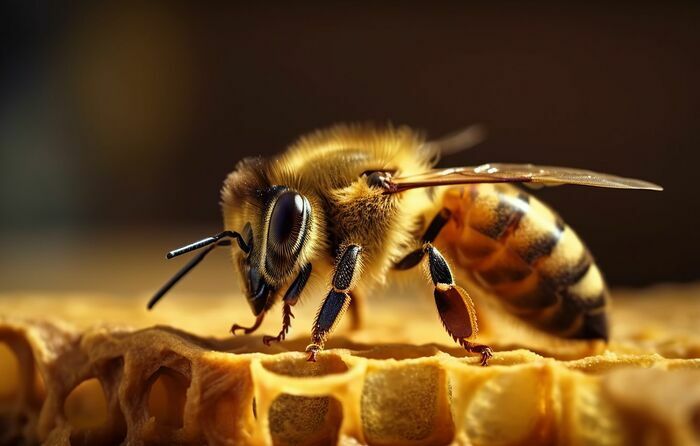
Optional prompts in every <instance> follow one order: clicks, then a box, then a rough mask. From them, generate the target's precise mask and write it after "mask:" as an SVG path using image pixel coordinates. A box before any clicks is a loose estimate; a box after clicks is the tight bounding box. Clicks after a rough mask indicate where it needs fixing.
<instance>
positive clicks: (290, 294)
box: [263, 263, 311, 347]
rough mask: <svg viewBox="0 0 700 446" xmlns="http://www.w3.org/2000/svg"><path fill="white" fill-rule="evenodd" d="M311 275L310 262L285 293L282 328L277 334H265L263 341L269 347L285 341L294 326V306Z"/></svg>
mask: <svg viewBox="0 0 700 446" xmlns="http://www.w3.org/2000/svg"><path fill="white" fill-rule="evenodd" d="M310 276H311V264H310V263H309V264H307V265H305V266H304V267H303V268H301V271H299V274H298V275H297V277H296V279H294V282H292V284H291V285H290V286H289V288H288V289H287V292H286V293H284V298H282V304H283V307H282V329H281V330H280V332H279V334H278V335H277V336H269V335H265V336H263V343H264V344H265V345H267V346H268V347H269V346H270V344H271V343H273V342H281V341H284V338H285V337H286V336H287V332H288V331H289V327H291V326H292V318H293V317H294V314H293V313H292V307H293V306H294V305H295V304H296V303H297V302H298V301H299V296H300V295H301V292H302V291H304V287H305V286H306V282H308V281H309V277H310Z"/></svg>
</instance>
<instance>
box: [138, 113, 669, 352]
mask: <svg viewBox="0 0 700 446" xmlns="http://www.w3.org/2000/svg"><path fill="white" fill-rule="evenodd" d="M480 138H481V130H480V129H479V128H478V127H470V128H468V129H466V130H465V131H463V132H461V133H458V134H456V135H454V136H452V137H448V138H445V139H443V140H440V141H426V140H425V139H424V138H423V137H422V135H421V134H420V133H419V132H416V131H414V130H412V129H410V128H407V127H391V126H387V127H379V126H372V125H337V126H334V127H330V128H328V129H325V130H319V131H316V132H313V133H311V134H309V135H306V136H303V137H301V138H300V139H299V140H297V141H296V142H295V143H294V144H292V145H291V147H289V148H288V150H287V151H286V152H284V153H282V154H281V155H279V156H277V157H275V158H272V159H264V158H260V157H256V158H248V159H244V160H242V161H240V162H239V163H238V165H237V166H236V167H235V169H234V171H233V172H232V173H231V174H230V175H228V177H227V178H226V180H225V181H224V185H223V188H222V190H221V205H222V209H223V217H224V229H225V230H224V231H223V232H221V233H219V234H217V235H214V236H212V237H208V238H205V239H203V240H200V241H198V242H195V243H192V244H190V245H187V246H184V247H182V248H179V249H176V250H174V251H171V252H170V253H168V255H167V258H173V257H175V256H179V255H181V254H184V253H187V252H190V251H193V250H199V249H202V250H201V251H200V252H199V254H198V255H196V256H195V257H194V258H192V260H191V261H190V262H189V263H188V264H187V265H186V266H185V267H184V268H182V269H181V270H180V271H179V272H178V273H177V274H176V275H175V276H174V277H173V278H172V279H171V280H170V281H169V282H168V283H166V284H165V285H164V286H163V287H162V288H161V289H160V290H159V291H158V292H157V293H156V294H155V296H154V297H153V298H152V299H151V301H150V302H149V308H151V307H152V306H153V305H154V304H155V303H156V302H157V301H158V300H159V299H160V298H161V297H162V296H163V295H164V294H165V293H166V292H167V291H168V290H169V289H170V288H171V287H172V286H173V285H175V283H177V282H178V281H179V280H180V279H181V278H182V277H183V276H184V275H185V274H186V273H187V272H188V271H190V270H191V269H192V268H193V267H194V266H196V265H197V264H198V263H199V262H200V261H201V260H202V259H203V258H204V257H205V256H206V255H207V254H208V253H209V252H211V251H212V250H213V249H214V248H216V247H217V246H231V250H232V255H233V261H234V265H235V268H236V269H237V271H238V274H240V277H241V279H242V280H241V281H242V283H243V284H244V288H245V294H246V296H247V300H248V303H249V304H250V307H251V309H252V311H253V314H254V315H255V317H256V319H255V322H254V323H253V324H252V325H251V326H250V327H243V326H240V325H237V324H234V325H233V326H232V327H231V332H233V333H234V334H235V333H236V332H237V331H238V330H243V331H244V332H245V333H246V334H248V333H252V332H253V331H255V330H256V329H257V328H258V327H259V326H260V324H261V322H262V321H263V318H264V317H265V315H266V314H267V313H268V312H269V311H270V309H271V308H272V307H273V305H274V304H275V303H276V302H277V301H279V300H280V299H281V301H282V328H281V330H280V332H279V334H278V335H277V336H274V337H273V336H265V337H264V338H263V341H264V342H265V344H267V345H269V344H270V343H271V342H279V341H282V340H283V339H284V338H285V336H286V334H287V333H288V330H289V328H290V325H291V319H292V317H293V313H292V307H294V305H295V304H296V303H297V302H298V301H299V300H300V297H302V296H303V295H304V290H305V287H306V285H307V282H308V281H309V278H310V277H311V273H312V271H314V277H316V278H317V280H323V281H325V285H326V289H327V290H328V291H327V295H326V297H325V299H324V300H323V303H322V304H321V306H320V308H319V310H318V313H317V315H316V318H315V321H314V324H313V328H312V332H311V343H310V345H309V346H308V347H307V348H306V352H307V355H308V360H309V361H315V360H316V357H317V354H318V352H319V351H321V350H322V349H323V348H324V344H325V342H326V340H327V339H328V336H329V335H330V333H331V332H332V331H333V328H334V327H335V326H336V325H337V324H338V322H339V320H340V319H341V317H342V316H343V314H344V313H345V312H346V311H347V310H348V308H350V310H351V311H350V312H351V313H352V316H353V322H354V326H358V325H359V324H360V322H361V314H362V312H361V311H360V310H361V308H362V307H363V299H364V297H363V296H366V295H367V293H368V291H369V290H371V289H372V288H373V287H374V286H375V285H382V284H385V283H386V282H387V280H386V279H387V276H389V273H390V272H391V271H392V270H398V271H406V270H409V269H412V268H414V267H416V266H418V265H419V264H421V263H423V264H424V265H425V266H426V271H427V277H428V278H429V280H430V282H431V284H432V286H433V293H434V298H435V305H436V307H437V312H438V315H439V317H440V319H441V321H442V324H443V326H444V328H445V330H446V331H447V333H448V334H449V335H450V336H451V337H452V338H453V339H454V340H455V341H456V342H457V343H459V344H460V345H461V346H462V347H464V348H465V349H466V350H467V351H469V352H472V353H476V354H479V355H481V364H482V365H486V364H487V362H488V360H489V358H490V357H491V356H492V354H493V353H492V350H491V348H490V347H488V346H486V345H483V344H479V343H477V342H475V340H476V336H477V333H478V326H477V320H476V311H475V307H474V303H473V302H472V299H471V297H470V296H469V294H468V293H467V291H466V290H465V289H464V288H462V287H461V286H459V285H457V284H456V283H455V275H454V274H453V267H454V268H455V271H456V272H457V273H458V276H460V277H464V278H468V279H469V281H470V283H475V284H477V285H475V286H479V287H483V288H484V289H485V290H486V291H488V292H490V293H491V294H493V295H495V296H496V297H497V298H498V300H499V302H500V303H501V304H502V306H503V307H504V308H505V309H506V310H507V311H508V312H509V313H511V314H513V315H515V316H517V317H518V318H520V319H522V320H523V321H524V322H526V323H527V324H529V325H531V326H534V327H536V328H537V329H540V330H543V331H545V332H547V333H550V334H554V335H556V336H559V337H564V338H573V339H601V340H605V341H607V339H608V319H607V313H606V309H607V306H608V299H609V298H608V291H607V288H606V285H605V282H604V280H603V277H602V276H601V273H600V271H599V269H598V267H597V266H596V264H595V262H594V260H593V257H592V255H591V254H590V252H589V251H588V249H587V248H586V247H585V245H584V244H583V242H582V241H581V240H580V239H579V238H578V236H577V235H576V233H575V232H574V231H573V230H572V229H571V228H570V227H569V226H567V225H566V224H565V223H564V222H563V221H562V220H561V219H560V218H559V217H558V216H557V214H556V213H555V212H554V211H553V210H551V209H550V208H549V207H547V206H546V205H545V204H543V203H542V202H541V201H540V200H538V199H536V198H535V197H534V196H532V195H530V194H528V193H526V192H525V191H524V190H521V189H519V188H517V187H515V186H514V185H513V184H511V183H521V184H523V185H531V186H554V185H560V184H579V185H586V186H598V187H609V188H621V189H647V190H661V187H659V186H657V185H655V184H652V183H648V182H645V181H640V180H634V179H628V178H621V177H617V176H613V175H608V174H601V173H595V172H591V171H587V170H579V169H571V168H562V167H548V166H535V165H532V164H501V163H492V164H485V165H481V166H476V167H457V168H449V169H435V168H434V166H435V164H436V162H437V159H438V157H439V156H440V155H441V154H444V153H449V152H451V151H455V150H456V149H458V148H460V146H463V147H466V146H470V145H473V144H474V143H476V142H478V140H480ZM234 242H235V243H234ZM448 258H449V259H451V262H453V266H450V262H448V260H447V259H448ZM465 280H466V279H465Z"/></svg>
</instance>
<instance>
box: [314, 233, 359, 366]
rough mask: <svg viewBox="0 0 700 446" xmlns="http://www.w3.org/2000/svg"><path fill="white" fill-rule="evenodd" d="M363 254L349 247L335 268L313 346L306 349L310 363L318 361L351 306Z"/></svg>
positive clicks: (317, 319) (318, 315) (357, 249)
mask: <svg viewBox="0 0 700 446" xmlns="http://www.w3.org/2000/svg"><path fill="white" fill-rule="evenodd" d="M361 253H362V248H361V247H360V246H358V245H347V246H346V247H345V249H344V251H343V254H342V255H341V256H340V260H339V261H338V264H337V265H336V266H335V272H334V273H333V283H332V288H331V290H330V291H329V292H328V295H327V296H326V298H325V300H324V301H323V303H322V304H321V308H320V309H319V310H318V314H317V315H316V320H315V321H314V326H313V330H312V331H311V344H309V346H308V347H306V353H308V358H307V360H308V361H312V362H313V361H316V355H317V354H318V352H319V351H321V350H323V346H324V344H325V343H326V339H327V338H328V335H329V334H330V332H331V331H333V328H335V326H336V325H337V324H338V322H339V321H340V318H341V317H342V316H343V313H345V311H346V310H347V309H348V306H349V305H350V290H351V289H352V288H353V286H354V284H355V278H356V276H357V273H358V270H359V268H358V266H359V265H360V254H361Z"/></svg>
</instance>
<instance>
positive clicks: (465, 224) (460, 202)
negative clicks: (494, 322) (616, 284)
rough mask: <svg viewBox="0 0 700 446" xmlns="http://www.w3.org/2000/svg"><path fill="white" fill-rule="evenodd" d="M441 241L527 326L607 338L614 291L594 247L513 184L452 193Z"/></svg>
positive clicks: (565, 334) (463, 188) (464, 188)
mask: <svg viewBox="0 0 700 446" xmlns="http://www.w3.org/2000/svg"><path fill="white" fill-rule="evenodd" d="M442 204H443V206H445V207H446V208H447V209H449V210H450V211H451V212H452V219H451V221H450V222H449V223H448V224H447V225H446V226H445V228H444V229H443V231H442V233H441V235H440V237H438V239H437V240H436V244H437V245H439V246H442V247H443V249H444V250H445V251H446V252H449V253H450V254H451V256H452V257H453V258H454V260H455V261H456V262H457V264H458V265H459V266H460V267H461V269H462V270H464V272H466V273H468V274H470V275H471V276H472V277H473V278H474V279H475V281H476V282H478V283H479V284H480V285H482V286H483V287H484V288H486V289H487V290H488V291H491V292H492V293H493V294H495V295H496V296H498V297H499V298H500V300H501V301H502V302H503V304H504V305H505V307H506V308H507V309H508V310H509V311H510V312H512V313H513V314H515V315H517V316H519V317H520V318H521V319H523V320H524V321H526V322H528V323H530V324H532V325H534V326H536V327H537V328H540V329H542V330H544V331H547V332H549V333H552V334H556V335H558V336H563V337H569V338H578V339H606V340H607V338H608V324H607V315H606V306H607V301H608V292H607V287H606V285H605V282H604V280H603V278H602V276H601V273H600V271H599V269H598V267H597V266H596V264H595V262H594V260H593V257H592V256H591V254H590V252H589V251H588V249H587V248H586V247H585V245H584V244H583V243H582V242H581V240H580V239H579V238H578V236H577V235H576V233H575V232H574V231H573V230H572V229H571V228H570V227H569V226H568V225H566V224H565V223H564V222H563V221H562V220H561V219H560V218H559V216H558V215H557V214H556V213H555V212H553V211H552V210H551V209H550V208H549V207H547V206H546V205H545V204H543V203H542V202H541V201H539V200H537V199H536V198H535V197H533V196H531V195H529V194H527V193H525V192H523V191H521V190H520V189H518V188H516V187H514V186H512V185H508V184H478V185H469V186H459V187H454V188H451V189H449V190H447V191H446V192H445V194H444V196H443V203H442Z"/></svg>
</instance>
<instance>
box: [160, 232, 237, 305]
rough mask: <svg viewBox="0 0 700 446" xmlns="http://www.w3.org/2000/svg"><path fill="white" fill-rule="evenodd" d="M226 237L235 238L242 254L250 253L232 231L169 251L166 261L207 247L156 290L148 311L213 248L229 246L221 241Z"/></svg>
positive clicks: (227, 241)
mask: <svg viewBox="0 0 700 446" xmlns="http://www.w3.org/2000/svg"><path fill="white" fill-rule="evenodd" d="M227 237H231V238H235V239H236V241H237V242H238V246H239V247H240V248H241V250H243V252H245V253H248V252H250V249H251V247H250V246H248V244H246V243H245V242H244V241H243V237H241V235H240V234H239V233H237V232H234V231H224V232H221V233H219V234H216V235H214V236H211V237H207V238H205V239H202V240H199V241H197V242H194V243H191V244H189V245H187V246H183V247H182V248H178V249H175V250H172V251H170V252H169V253H168V254H167V256H166V257H167V258H168V259H172V258H173V257H177V256H179V255H181V254H185V253H187V252H190V251H194V250H197V249H200V248H204V247H207V248H206V249H205V250H203V251H202V252H200V253H199V254H197V255H196V256H194V257H193V258H192V260H190V261H189V262H187V264H186V265H185V266H183V267H182V269H180V271H178V272H177V273H176V274H175V275H174V276H173V277H171V278H170V280H168V281H167V282H166V283H165V285H163V286H162V287H161V288H160V290H158V292H157V293H156V294H154V295H153V297H152V298H151V300H149V301H148V305H147V307H148V309H149V310H150V309H151V308H153V306H155V304H157V303H158V301H159V300H160V299H161V298H162V297H163V296H165V294H166V293H167V292H168V291H170V289H171V288H172V287H174V286H175V284H176V283H178V282H179V281H180V279H182V278H183V277H185V275H186V274H187V273H189V272H190V270H191V269H192V268H194V267H195V266H197V265H198V264H199V262H201V261H202V260H203V259H204V257H206V255H207V254H209V253H210V252H211V251H213V250H214V248H216V247H217V246H228V245H230V244H231V240H222V239H224V238H227Z"/></svg>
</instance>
